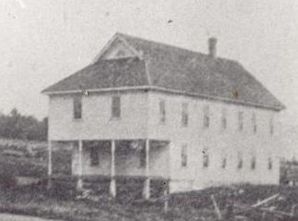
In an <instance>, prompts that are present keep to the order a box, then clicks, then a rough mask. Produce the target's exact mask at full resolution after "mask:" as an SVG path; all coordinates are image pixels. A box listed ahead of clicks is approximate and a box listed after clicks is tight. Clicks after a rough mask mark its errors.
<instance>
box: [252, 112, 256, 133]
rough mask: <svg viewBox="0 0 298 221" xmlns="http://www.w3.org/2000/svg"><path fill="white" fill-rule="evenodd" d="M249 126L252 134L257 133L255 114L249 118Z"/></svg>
mask: <svg viewBox="0 0 298 221" xmlns="http://www.w3.org/2000/svg"><path fill="white" fill-rule="evenodd" d="M251 124H252V129H253V132H254V134H255V133H257V118H256V114H255V113H253V114H252V116H251Z"/></svg>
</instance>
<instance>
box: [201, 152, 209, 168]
mask: <svg viewBox="0 0 298 221" xmlns="http://www.w3.org/2000/svg"><path fill="white" fill-rule="evenodd" d="M202 154H203V156H202V158H203V168H208V167H209V166H210V156H209V150H208V148H204V149H203V151H202Z"/></svg>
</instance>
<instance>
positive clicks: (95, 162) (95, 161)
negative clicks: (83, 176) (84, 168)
mask: <svg viewBox="0 0 298 221" xmlns="http://www.w3.org/2000/svg"><path fill="white" fill-rule="evenodd" d="M94 157H96V158H94ZM99 161H100V160H99V147H96V146H91V147H90V167H97V166H99V163H100V162H99Z"/></svg>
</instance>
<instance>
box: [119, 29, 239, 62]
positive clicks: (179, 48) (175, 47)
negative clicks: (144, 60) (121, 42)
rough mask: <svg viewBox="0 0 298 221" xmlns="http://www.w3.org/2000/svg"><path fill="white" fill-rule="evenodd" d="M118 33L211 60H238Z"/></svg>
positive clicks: (121, 35)
mask: <svg viewBox="0 0 298 221" xmlns="http://www.w3.org/2000/svg"><path fill="white" fill-rule="evenodd" d="M116 35H117V36H120V37H122V38H125V39H126V38H130V39H131V40H138V41H143V42H147V43H153V44H158V45H161V46H164V47H168V48H172V49H175V50H180V51H184V52H187V53H192V54H196V55H201V56H204V57H206V58H209V59H210V60H222V61H230V62H238V61H237V60H234V59H230V58H225V57H218V56H217V57H216V58H215V59H214V58H211V57H210V56H209V55H208V54H206V53H203V52H200V51H195V50H191V49H189V48H184V47H182V46H177V45H171V44H167V43H164V42H160V41H157V40H151V39H146V38H141V37H138V36H134V35H130V34H125V33H122V32H116ZM132 47H133V46H132Z"/></svg>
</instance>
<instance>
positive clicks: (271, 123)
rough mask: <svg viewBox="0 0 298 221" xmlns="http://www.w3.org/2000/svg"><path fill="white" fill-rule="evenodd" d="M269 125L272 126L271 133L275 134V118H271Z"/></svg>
mask: <svg viewBox="0 0 298 221" xmlns="http://www.w3.org/2000/svg"><path fill="white" fill-rule="evenodd" d="M269 124H270V125H269V127H270V135H273V134H274V121H273V118H271V119H270V123H269Z"/></svg>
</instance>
